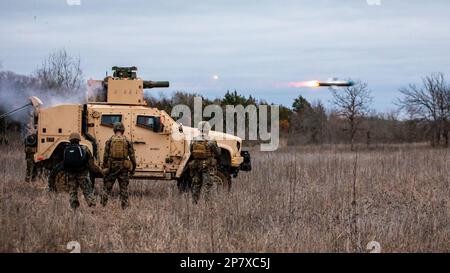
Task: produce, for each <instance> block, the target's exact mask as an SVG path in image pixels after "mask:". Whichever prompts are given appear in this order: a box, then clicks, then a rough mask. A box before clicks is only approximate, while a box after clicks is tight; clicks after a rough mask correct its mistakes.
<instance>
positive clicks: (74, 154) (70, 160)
mask: <svg viewBox="0 0 450 273" xmlns="http://www.w3.org/2000/svg"><path fill="white" fill-rule="evenodd" d="M86 165H87V154H86V150H85V148H84V147H82V146H80V145H78V144H69V145H68V146H67V147H66V149H65V150H64V159H63V167H64V169H65V170H67V171H81V170H83V169H85V168H86Z"/></svg>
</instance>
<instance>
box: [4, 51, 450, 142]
mask: <svg viewBox="0 0 450 273" xmlns="http://www.w3.org/2000/svg"><path fill="white" fill-rule="evenodd" d="M85 88H86V86H85V82H84V79H83V73H82V69H81V67H80V59H79V58H77V57H73V56H71V55H69V54H68V53H67V52H66V51H65V50H64V49H60V50H57V51H55V52H53V53H52V54H50V55H49V56H47V57H46V58H45V59H44V61H43V62H42V64H41V66H40V67H39V68H38V69H36V70H35V72H34V73H33V74H32V75H28V76H25V75H20V74H16V73H14V72H11V71H0V113H3V112H5V111H8V110H11V109H10V107H11V106H20V103H21V102H26V100H27V97H28V96H29V95H30V94H33V93H34V94H36V93H38V94H39V95H40V96H41V95H42V96H46V95H48V96H50V97H51V96H53V97H68V98H70V97H72V96H79V94H80V93H82V92H83V90H84V89H85ZM330 90H331V92H332V95H333V97H332V100H331V105H332V107H330V108H328V109H327V108H326V107H325V105H324V104H323V103H322V102H321V101H315V102H310V101H308V100H307V99H305V98H304V97H303V96H301V95H300V96H298V97H297V98H296V99H295V100H294V101H293V103H292V105H291V107H286V106H283V105H280V111H279V114H280V121H279V125H280V131H281V132H280V134H281V137H282V138H283V139H285V140H286V143H287V145H309V144H313V145H320V144H339V143H345V144H350V145H351V147H352V148H353V146H354V144H356V143H359V144H361V143H363V144H366V145H369V146H370V145H372V144H377V143H405V142H406V143H411V142H424V141H429V142H430V143H431V145H433V146H444V147H448V145H449V130H450V85H449V83H448V82H447V81H446V79H445V76H444V74H442V73H435V74H431V75H429V76H426V77H424V78H423V79H422V84H421V85H420V86H417V85H413V84H410V85H408V86H407V87H405V88H402V89H400V93H401V98H399V99H398V101H397V105H398V109H397V110H396V111H392V112H389V113H377V112H375V111H374V110H373V109H372V108H371V106H372V95H371V91H370V89H369V87H368V85H367V83H364V82H361V81H355V85H354V86H351V87H347V88H339V89H330ZM196 96H200V97H202V99H203V105H202V106H203V107H206V106H207V105H210V104H216V105H220V106H221V107H222V108H223V109H224V110H225V106H226V105H234V106H236V105H243V106H244V107H246V106H248V105H255V106H257V107H258V106H260V105H268V104H269V103H268V102H266V101H264V100H258V99H256V98H254V97H253V96H251V95H250V96H248V97H247V96H244V95H241V94H239V92H237V91H236V90H234V91H227V92H226V93H225V95H224V96H223V97H222V98H216V99H209V98H206V97H203V96H201V95H199V94H195V93H186V92H182V91H178V92H175V93H173V94H171V95H166V94H164V93H160V94H159V95H158V96H152V95H148V96H147V97H146V100H147V103H148V105H150V106H152V107H157V108H159V109H162V110H165V111H166V112H167V113H169V114H170V113H171V111H172V108H173V107H174V106H175V105H178V104H185V105H187V106H189V107H190V108H191V109H194V98H195V97H196ZM224 112H225V111H224ZM246 119H248V118H246ZM246 122H247V123H248V120H246ZM190 123H191V124H189V125H191V126H195V124H193V121H190ZM4 127H5V123H4V122H3V121H0V130H2V131H4V130H5V128H4ZM224 129H225V127H224Z"/></svg>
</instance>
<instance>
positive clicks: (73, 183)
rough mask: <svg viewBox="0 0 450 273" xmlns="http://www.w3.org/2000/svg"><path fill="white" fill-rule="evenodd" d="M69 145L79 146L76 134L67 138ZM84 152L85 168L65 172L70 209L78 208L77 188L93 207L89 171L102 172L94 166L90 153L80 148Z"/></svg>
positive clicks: (78, 138)
mask: <svg viewBox="0 0 450 273" xmlns="http://www.w3.org/2000/svg"><path fill="white" fill-rule="evenodd" d="M69 140H70V143H71V144H72V145H79V142H80V141H81V136H80V135H79V134H78V133H72V134H71V135H70V137H69ZM80 147H81V149H83V150H84V151H85V152H86V159H87V162H86V166H85V167H84V168H82V169H80V170H76V171H70V170H66V172H67V184H68V186H69V194H70V207H71V208H72V209H76V208H78V207H79V206H80V202H79V201H78V188H81V190H82V191H83V195H84V199H85V200H86V203H87V204H88V206H89V207H94V206H95V199H94V189H93V188H92V183H91V181H90V179H89V169H92V170H96V171H97V172H100V173H101V172H102V170H101V169H100V167H98V166H97V165H96V164H95V161H94V158H93V156H92V154H91V152H90V151H89V150H88V149H86V147H84V146H80Z"/></svg>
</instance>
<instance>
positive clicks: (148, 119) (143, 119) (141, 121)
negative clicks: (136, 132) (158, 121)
mask: <svg viewBox="0 0 450 273" xmlns="http://www.w3.org/2000/svg"><path fill="white" fill-rule="evenodd" d="M155 118H157V117H153V116H137V121H136V125H137V126H139V127H144V128H147V129H152V130H153V129H154V127H155Z"/></svg>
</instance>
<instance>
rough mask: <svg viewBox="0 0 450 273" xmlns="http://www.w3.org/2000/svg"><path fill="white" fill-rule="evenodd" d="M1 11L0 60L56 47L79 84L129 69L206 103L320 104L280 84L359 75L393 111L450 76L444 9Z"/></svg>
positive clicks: (243, 6)
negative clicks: (410, 88)
mask: <svg viewBox="0 0 450 273" xmlns="http://www.w3.org/2000/svg"><path fill="white" fill-rule="evenodd" d="M0 6H1V9H0V23H1V24H0V37H1V40H2V43H1V44H0V52H1V55H0V60H2V63H3V67H4V68H6V69H11V70H14V71H16V72H20V73H25V74H27V73H30V72H31V71H32V70H33V69H35V68H36V67H37V66H38V65H39V64H40V62H41V60H42V58H43V57H44V56H45V55H47V54H48V53H49V51H51V50H52V49H55V48H60V47H65V48H66V49H67V50H68V51H69V52H71V53H73V54H76V55H80V57H81V59H82V64H83V68H84V74H85V75H86V76H87V77H92V78H101V77H103V75H104V73H105V70H106V69H110V67H111V66H113V65H136V66H138V67H139V69H140V74H141V75H142V76H143V77H146V78H149V79H155V80H158V79H162V80H165V79H168V80H171V82H172V86H173V88H171V90H177V89H178V90H179V89H183V90H186V91H197V92H200V93H203V94H205V95H207V96H210V97H215V96H221V95H222V94H223V93H224V92H225V91H226V90H227V89H237V90H239V91H240V92H242V93H246V94H252V95H254V96H256V97H257V98H263V99H266V100H268V101H273V102H276V103H283V104H285V105H290V104H291V103H292V100H293V98H294V97H296V96H297V95H298V94H299V93H301V94H304V95H305V96H306V97H308V98H309V99H312V100H315V99H321V100H323V101H325V102H327V101H328V100H329V97H330V93H329V91H328V90H300V89H290V88H285V87H280V85H277V84H278V83H282V82H288V81H300V80H309V79H326V78H329V77H333V76H338V77H343V78H349V77H351V78H361V79H362V80H364V81H367V82H368V83H369V86H370V87H371V89H372V90H373V92H374V97H375V106H376V107H377V108H378V109H379V110H385V109H386V108H390V107H393V105H392V101H393V100H394V99H395V97H396V96H398V91H397V90H398V88H399V87H401V86H403V85H406V84H407V83H408V82H418V81H420V77H421V76H423V75H426V74H428V73H431V72H434V71H442V72H444V73H446V74H447V75H449V76H450V73H449V72H450V69H449V68H450V66H449V65H450V58H449V57H450V56H449V51H448V48H450V32H449V26H450V18H449V16H448V12H449V11H450V6H449V4H448V2H447V1H429V2H424V1H400V0H398V1H395V0H391V1H388V0H384V1H383V0H382V5H381V6H368V5H367V4H366V1H365V0H348V1H331V0H330V1H325V0H321V1H263V0H262V1H261V0H258V1H256V0H245V1H244V0H239V1H238V0H228V1H206V0H202V1H200V0H197V1H180V0H177V1H174V0H164V1H106V0H103V1H101V0H96V1H95V0H82V5H81V6H68V5H66V4H65V1H64V0H60V1H57V0H54V1H50V0H44V1H10V0H6V1H5V0H4V1H2V2H1V4H0ZM213 74H218V75H220V79H219V81H213V80H211V76H212V75H213ZM169 92H170V90H169Z"/></svg>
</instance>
